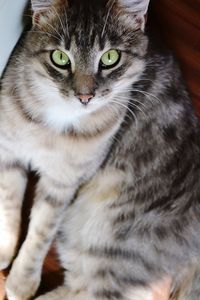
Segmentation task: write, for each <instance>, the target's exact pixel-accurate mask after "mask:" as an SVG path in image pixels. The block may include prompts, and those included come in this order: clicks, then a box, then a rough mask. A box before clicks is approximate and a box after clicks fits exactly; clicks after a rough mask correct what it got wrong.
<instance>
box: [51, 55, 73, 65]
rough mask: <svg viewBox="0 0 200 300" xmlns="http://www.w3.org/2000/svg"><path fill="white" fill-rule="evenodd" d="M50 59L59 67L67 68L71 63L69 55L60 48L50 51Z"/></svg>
mask: <svg viewBox="0 0 200 300" xmlns="http://www.w3.org/2000/svg"><path fill="white" fill-rule="evenodd" d="M51 61H52V63H53V64H54V65H55V66H56V67H58V68H61V69H67V68H68V67H69V66H70V64H71V61H70V59H69V56H68V55H67V54H66V53H65V52H63V51H61V50H54V51H52V52H51Z"/></svg>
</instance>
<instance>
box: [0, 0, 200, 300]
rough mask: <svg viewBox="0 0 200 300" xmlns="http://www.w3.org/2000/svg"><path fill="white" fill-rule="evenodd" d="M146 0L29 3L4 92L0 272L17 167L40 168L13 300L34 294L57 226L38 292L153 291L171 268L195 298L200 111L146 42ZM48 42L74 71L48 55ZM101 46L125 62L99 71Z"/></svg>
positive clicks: (20, 179) (15, 213) (76, 295)
mask: <svg viewBox="0 0 200 300" xmlns="http://www.w3.org/2000/svg"><path fill="white" fill-rule="evenodd" d="M51 2H52V3H51ZM148 2H149V1H147V0H141V1H136V0H116V1H108V0H101V1H92V0H87V1H86V0H85V1H80V0H74V1H70V0H69V1H68V2H67V1H45V0H43V1H42V0H40V1H39V0H33V1H32V7H33V10H34V14H33V26H32V28H31V30H30V31H29V32H28V33H27V35H26V36H25V39H24V40H23V42H22V44H21V46H19V47H18V49H17V50H16V52H15V53H14V55H13V57H12V58H11V60H10V63H9V65H8V68H7V70H6V73H5V76H4V79H3V80H2V91H1V95H0V97H1V99H0V100H1V101H0V167H1V174H0V197H1V202H0V208H1V210H0V267H1V269H4V268H5V267H7V266H8V265H9V264H10V262H11V261H12V259H13V257H14V255H15V250H16V246H17V242H18V236H19V229H20V223H21V219H20V216H21V206H22V201H23V194H24V190H25V187H26V180H27V179H26V171H27V170H29V169H30V168H31V169H33V170H35V171H36V172H38V174H39V175H40V180H39V182H38V185H37V189H36V195H35V202H34V206H33V209H32V212H31V218H30V225H29V230H28V234H27V237H26V240H25V242H24V243H23V245H22V247H21V249H20V251H19V254H18V256H17V258H16V259H15V261H14V263H13V266H12V268H11V271H10V274H9V276H8V279H7V283H6V290H7V295H8V298H9V300H11V299H12V300H26V299H28V298H30V297H31V296H32V295H34V294H35V291H36V290H37V287H38V285H39V282H40V276H41V269H42V264H43V261H44V257H45V255H46V253H47V251H48V249H49V247H50V244H51V242H52V240H53V238H54V237H55V236H56V245H57V250H58V254H59V256H60V260H61V263H62V265H63V267H64V268H65V269H66V274H65V282H64V285H63V286H62V287H59V288H58V289H57V290H55V291H53V292H51V293H50V294H47V295H44V296H42V297H41V298H39V299H41V300H44V299H50V300H51V299H52V300H57V299H58V300H62V299H63V300H68V299H70V300H83V299H84V300H86V299H87V300H90V299H91V300H98V299H99V300H104V299H111V300H116V299H119V300H120V299H122V300H129V299H130V300H135V299H138V300H139V299H140V300H142V299H145V300H148V299H150V300H152V290H151V287H152V285H153V284H155V283H156V282H159V281H160V280H162V279H164V278H168V277H170V278H171V279H172V282H173V286H172V290H173V291H176V290H177V289H178V287H179V286H182V289H181V292H179V293H178V292H177V294H176V296H174V297H176V299H178V300H186V298H187V300H188V299H190V300H197V299H199V292H198V288H197V287H198V284H197V282H196V281H197V280H196V279H195V280H196V281H194V284H193V285H192V283H190V284H184V282H185V281H186V278H188V277H190V279H192V278H194V277H195V278H198V276H194V274H196V273H195V272H198V271H197V269H196V266H197V265H198V262H199V251H200V238H199V232H200V204H199V199H200V182H199V181H200V130H199V121H198V119H197V117H196V116H195V113H194V110H193V108H192V105H191V103H190V100H189V98H188V95H187V92H186V90H185V87H184V85H183V83H182V78H181V75H180V72H179V69H178V67H177V66H176V63H175V62H174V59H173V57H172V56H171V54H170V53H159V52H156V51H154V50H153V48H152V45H151V43H150V44H148V37H147V36H146V35H145V33H144V20H145V13H146V11H147V7H148ZM56 49H60V50H62V51H64V52H66V53H67V54H68V56H69V58H70V61H71V65H70V68H68V69H61V68H58V67H56V66H55V65H53V63H52V60H51V59H50V56H51V53H52V51H54V50H56ZM109 49H117V50H120V51H121V60H120V61H119V63H118V64H117V65H116V66H115V67H114V68H111V69H105V70H102V69H100V66H99V61H100V58H101V56H102V54H103V53H105V52H106V51H108V50H109ZM80 94H81V95H93V99H92V100H91V101H90V102H89V103H88V105H83V103H81V102H80V101H79V99H78V97H77V95H80ZM191 269H192V270H193V271H192V272H191ZM188 274H189V275H188ZM190 274H192V275H191V276H190ZM191 282H192V280H191ZM174 295H175V294H174Z"/></svg>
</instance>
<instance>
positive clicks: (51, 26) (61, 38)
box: [45, 21, 63, 41]
mask: <svg viewBox="0 0 200 300" xmlns="http://www.w3.org/2000/svg"><path fill="white" fill-rule="evenodd" d="M45 24H46V25H47V26H49V27H50V28H51V29H53V31H54V32H55V33H56V34H57V35H58V36H59V37H60V40H61V41H62V40H63V37H62V35H61V34H60V33H59V32H58V31H57V30H56V29H55V28H54V27H53V25H51V24H50V23H48V22H47V21H45Z"/></svg>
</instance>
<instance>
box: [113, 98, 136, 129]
mask: <svg viewBox="0 0 200 300" xmlns="http://www.w3.org/2000/svg"><path fill="white" fill-rule="evenodd" d="M111 102H112V103H115V104H118V105H120V106H122V107H124V108H125V109H126V110H128V111H129V112H130V113H131V115H132V116H133V118H134V120H135V123H136V127H137V128H138V120H137V117H136V115H135V114H134V112H133V111H132V110H131V109H130V108H129V107H127V106H126V105H124V104H122V103H121V102H119V101H115V100H113V99H112V100H111Z"/></svg>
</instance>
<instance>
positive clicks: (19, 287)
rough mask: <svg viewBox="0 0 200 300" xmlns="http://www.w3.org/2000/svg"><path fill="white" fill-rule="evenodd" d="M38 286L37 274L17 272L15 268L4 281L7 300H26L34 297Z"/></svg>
mask: <svg viewBox="0 0 200 300" xmlns="http://www.w3.org/2000/svg"><path fill="white" fill-rule="evenodd" d="M39 284H40V276H38V274H30V273H29V274H28V273H26V272H24V273H23V274H22V273H21V272H17V270H16V268H14V269H11V272H10V274H9V276H8V278H7V281H6V294H7V298H8V300H27V299H30V298H31V297H32V296H34V295H35V293H36V291H37V289H38V286H39Z"/></svg>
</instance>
